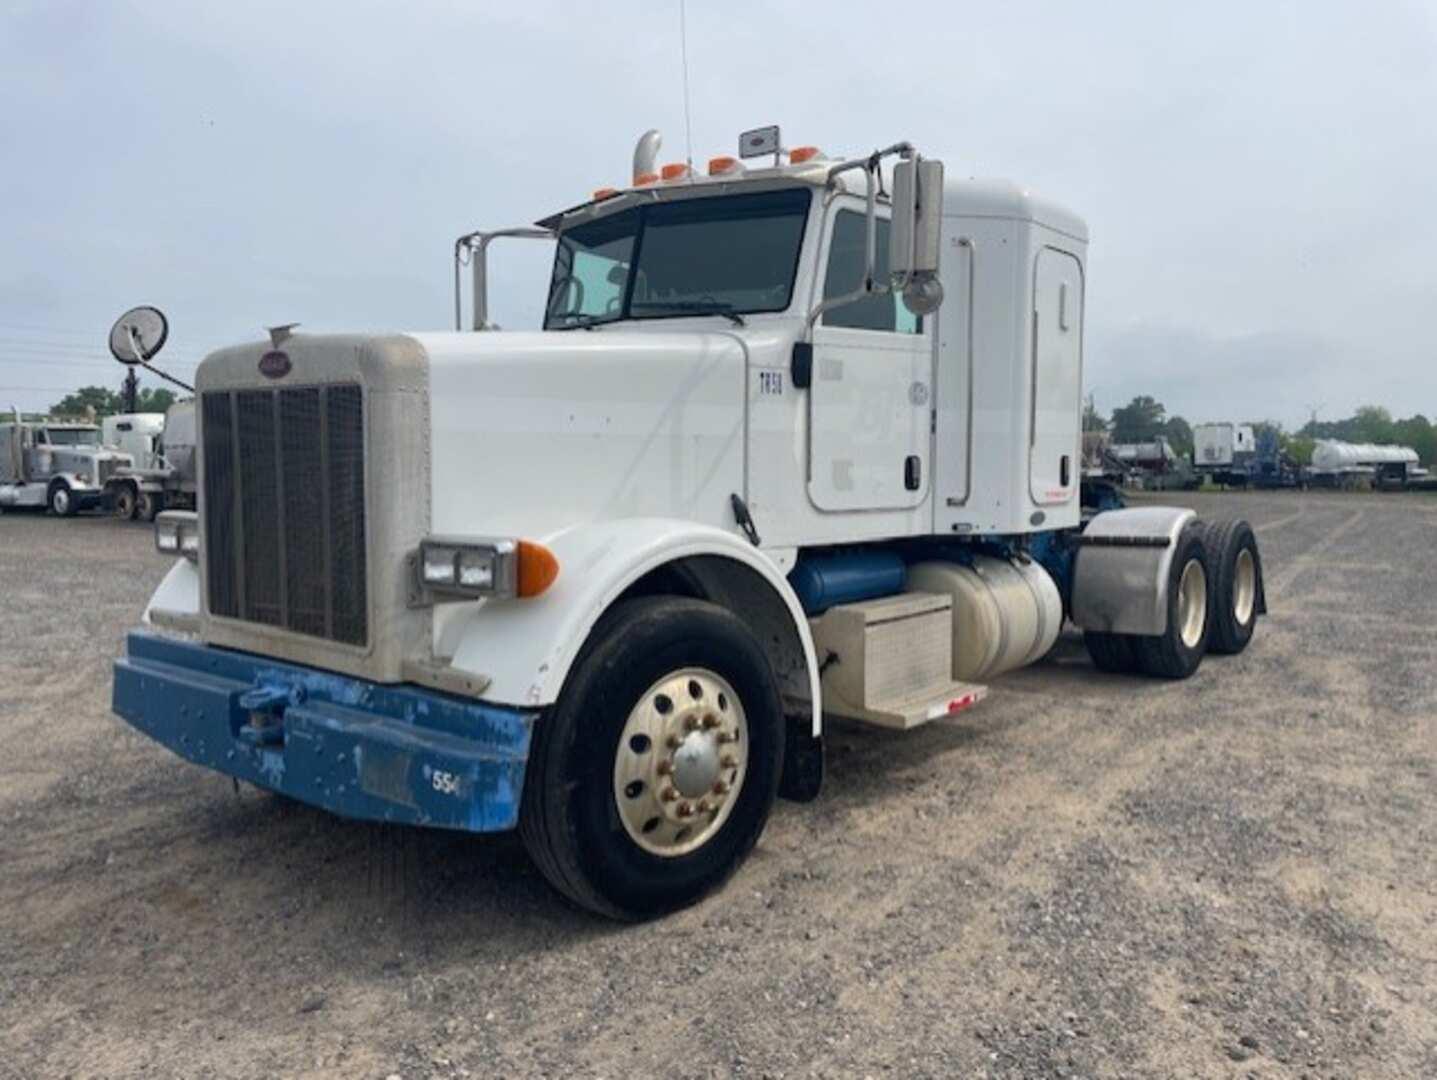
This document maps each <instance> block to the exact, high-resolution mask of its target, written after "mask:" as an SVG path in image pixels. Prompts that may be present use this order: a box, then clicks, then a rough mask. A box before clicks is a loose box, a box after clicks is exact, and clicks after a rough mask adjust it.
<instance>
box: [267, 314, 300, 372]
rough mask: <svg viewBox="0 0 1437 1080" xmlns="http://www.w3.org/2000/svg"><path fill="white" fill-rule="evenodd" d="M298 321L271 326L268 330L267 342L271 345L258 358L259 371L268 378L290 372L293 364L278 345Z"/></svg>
mask: <svg viewBox="0 0 1437 1080" xmlns="http://www.w3.org/2000/svg"><path fill="white" fill-rule="evenodd" d="M298 325H299V323H297V322H292V323H285V324H284V325H283V326H271V327H268V330H269V343H270V345H271V346H272V348H271V349H270V351H269V352H267V353H265V354H264V355H263V356H261V357H260V358H259V373H260V374H261V375H263V376H265V378H268V379H282V378H284V377H285V376H286V375H288V374H289V373H290V371H291V370H292V369H293V368H294V365H293V364H291V363H290V362H289V356H288V354H286V353H284V352H281V351H280V346H281V345H283V344H284V343H285V340H286V339H287V338H288V337H289V336H290V333H291V332H292V331H293V330H294V328H295V327H296V326H298Z"/></svg>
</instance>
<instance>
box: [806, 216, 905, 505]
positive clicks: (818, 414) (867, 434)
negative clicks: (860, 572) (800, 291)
mask: <svg viewBox="0 0 1437 1080" xmlns="http://www.w3.org/2000/svg"><path fill="white" fill-rule="evenodd" d="M866 227H867V225H866V219H865V215H864V212H863V210H861V209H859V208H858V207H857V206H844V205H843V204H842V203H840V204H837V208H836V209H835V211H834V212H833V213H832V214H831V215H830V216H829V220H828V222H827V225H826V229H827V234H826V237H825V241H824V255H823V259H822V265H823V267H824V276H823V286H822V288H823V292H822V296H823V298H824V299H825V300H826V299H830V298H832V297H836V296H841V295H843V294H845V293H848V292H852V291H853V290H855V289H857V288H858V287H859V285H860V284H861V283H862V281H863V274H864V270H865V230H866ZM876 264H877V265H876V271H875V280H877V281H880V282H884V281H887V280H888V222H887V221H886V220H885V221H880V222H879V228H878V243H877V259H876ZM811 379H812V381H811V383H810V386H809V393H808V407H809V417H808V424H809V468H808V494H809V499H810V500H811V501H812V502H813V505H814V506H816V507H818V509H820V510H826V511H852V510H894V509H907V508H910V507H914V506H917V505H919V504H920V503H922V502H923V500H924V499H925V498H926V497H927V494H928V485H929V476H930V474H931V471H932V470H931V467H930V465H931V457H932V454H931V441H932V439H931V430H932V427H931V425H932V421H931V416H932V408H933V406H932V396H933V395H932V390H933V350H932V337H931V332H930V331H929V329H928V328H927V327H925V326H924V325H923V321H922V320H921V319H919V318H918V317H917V316H915V315H913V314H912V313H911V312H910V311H909V310H908V309H907V308H906V307H904V306H903V301H902V299H901V298H900V297H898V296H896V295H891V294H879V295H876V296H869V297H866V298H864V299H862V300H859V301H856V302H854V303H851V304H846V305H844V306H842V307H837V308H833V309H831V310H829V311H827V312H825V313H824V314H823V316H822V317H821V318H820V319H819V321H818V323H817V324H816V325H815V326H814V328H813V369H812V377H811Z"/></svg>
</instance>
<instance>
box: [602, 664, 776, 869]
mask: <svg viewBox="0 0 1437 1080" xmlns="http://www.w3.org/2000/svg"><path fill="white" fill-rule="evenodd" d="M747 765H748V720H747V718H746V717H745V716H744V711H743V704H742V703H741V702H740V701H739V699H738V695H737V694H735V693H734V690H733V687H732V686H730V685H729V684H728V682H727V681H726V680H725V679H724V678H723V677H722V676H720V675H717V674H715V673H714V672H712V671H709V670H708V669H707V668H684V669H682V670H680V671H675V672H672V673H671V674H668V675H665V676H664V677H663V678H662V679H660V680H659V681H658V682H656V683H654V685H653V686H651V687H649V689H648V691H647V692H646V693H645V694H644V696H643V697H642V698H640V699H639V700H638V702H637V703H636V704H635V705H634V708H633V710H632V711H631V712H630V713H629V718H628V720H627V721H626V722H625V724H624V730H623V733H622V734H621V735H620V736H619V746H618V751H617V755H616V757H615V759H614V802H615V804H616V805H617V806H618V809H619V820H620V821H622V822H623V823H624V831H625V832H627V833H628V834H629V838H630V839H631V840H633V842H634V843H636V844H638V845H639V847H641V848H643V849H644V850H645V851H647V852H650V853H651V854H654V855H662V856H666V857H672V856H676V855H686V854H688V853H689V852H691V851H695V850H697V849H698V848H700V847H702V846H703V845H704V844H705V843H707V842H708V840H709V839H711V838H712V837H713V836H714V835H715V834H717V833H718V831H719V829H721V828H722V827H723V823H724V822H725V821H727V820H728V817H729V814H730V813H732V812H733V807H734V803H735V802H737V801H738V795H739V790H740V789H741V788H742V787H743V780H744V775H745V773H746V771H747Z"/></svg>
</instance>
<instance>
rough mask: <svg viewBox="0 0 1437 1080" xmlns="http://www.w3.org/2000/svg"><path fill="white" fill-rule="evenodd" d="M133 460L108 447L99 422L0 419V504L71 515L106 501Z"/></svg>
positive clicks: (17, 418)
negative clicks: (111, 483) (110, 486)
mask: <svg viewBox="0 0 1437 1080" xmlns="http://www.w3.org/2000/svg"><path fill="white" fill-rule="evenodd" d="M133 460H134V459H133V458H132V457H131V456H130V455H129V454H127V453H124V452H123V451H121V450H119V449H117V448H115V447H112V446H106V445H105V444H104V442H103V441H102V436H101V432H100V429H99V428H98V427H96V426H95V425H94V424H90V423H82V422H75V421H64V420H38V421H33V420H22V419H21V417H20V415H19V413H18V412H15V413H13V414H12V416H11V417H10V418H8V419H0V507H9V508H16V509H18V508H21V507H30V508H37V509H38V508H40V507H48V508H49V510H50V511H51V512H52V513H54V514H56V515H58V516H60V517H69V516H70V515H72V514H74V513H76V512H77V511H80V510H85V509H89V508H91V507H94V506H97V505H99V504H100V503H101V502H102V501H103V500H104V495H105V484H106V482H107V481H108V480H109V479H110V477H111V476H112V475H113V474H114V473H115V471H116V470H117V469H120V468H124V467H128V466H129V465H130V464H131V463H132V462H133Z"/></svg>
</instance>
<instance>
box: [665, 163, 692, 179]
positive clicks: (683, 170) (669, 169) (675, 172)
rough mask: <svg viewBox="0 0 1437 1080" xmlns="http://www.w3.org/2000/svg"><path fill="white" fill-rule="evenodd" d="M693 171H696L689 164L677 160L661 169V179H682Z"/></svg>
mask: <svg viewBox="0 0 1437 1080" xmlns="http://www.w3.org/2000/svg"><path fill="white" fill-rule="evenodd" d="M693 172H694V171H693V170H692V169H690V168H689V167H688V166H687V165H685V164H684V163H683V162H682V161H675V162H673V163H672V164H669V165H665V166H664V167H663V168H662V169H660V170H659V179H661V180H682V179H684V178H685V177H687V176H692V175H693Z"/></svg>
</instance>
